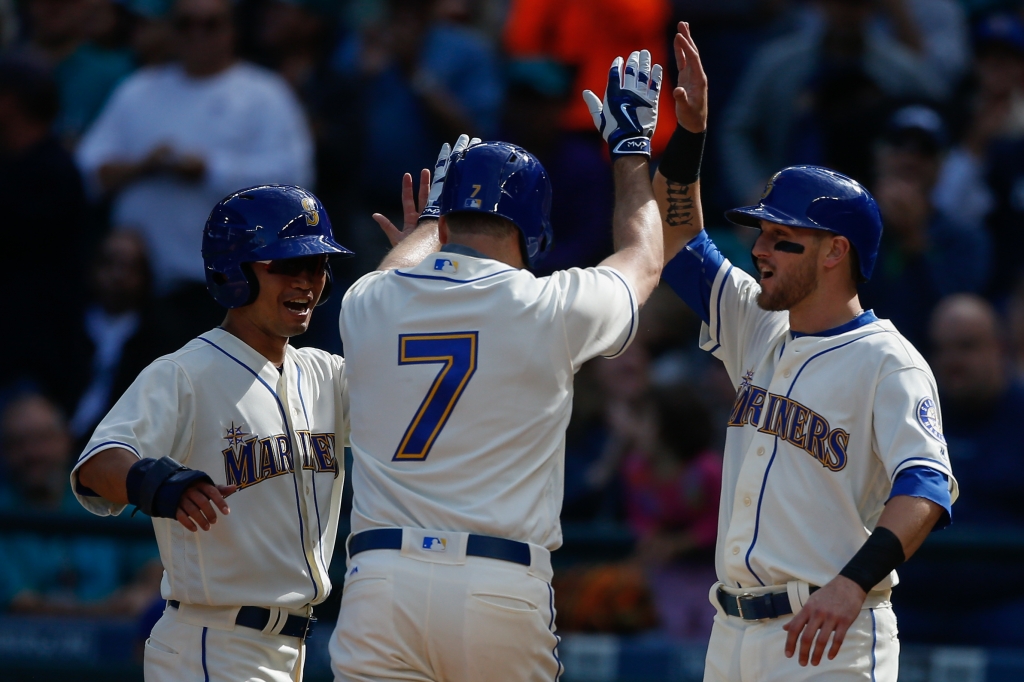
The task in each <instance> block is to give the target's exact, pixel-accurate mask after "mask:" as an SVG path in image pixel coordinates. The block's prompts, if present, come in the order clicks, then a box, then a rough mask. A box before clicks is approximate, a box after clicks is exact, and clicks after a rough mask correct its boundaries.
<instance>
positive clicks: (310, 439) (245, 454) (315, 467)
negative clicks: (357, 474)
mask: <svg viewBox="0 0 1024 682" xmlns="http://www.w3.org/2000/svg"><path fill="white" fill-rule="evenodd" d="M234 430H235V427H234V422H232V427H231V428H230V429H229V434H230V435H229V436H226V438H227V439H229V440H231V441H233V442H232V444H231V445H229V446H228V447H226V448H224V449H223V450H221V454H222V455H224V480H225V485H237V486H238V488H239V489H242V488H248V487H249V486H251V485H256V484H257V483H260V482H262V481H265V480H267V479H268V478H274V477H275V476H281V475H282V474H287V473H289V472H292V471H294V469H295V462H294V458H293V457H292V450H291V448H292V445H291V442H292V441H291V438H290V437H289V436H288V435H287V434H284V433H281V434H277V435H274V436H270V437H267V438H259V437H257V436H251V437H249V438H246V439H244V440H243V438H244V436H245V435H247V434H244V433H243V434H240V433H237V432H235V433H231V431H234ZM295 437H296V438H297V439H298V446H299V453H300V454H301V456H302V468H303V469H305V470H307V471H313V472H316V473H323V472H325V471H329V472H331V473H333V474H334V477H335V478H337V477H338V472H339V471H340V470H341V469H340V467H339V465H338V459H337V458H336V457H335V456H334V434H333V433H310V432H309V431H296V432H295Z"/></svg>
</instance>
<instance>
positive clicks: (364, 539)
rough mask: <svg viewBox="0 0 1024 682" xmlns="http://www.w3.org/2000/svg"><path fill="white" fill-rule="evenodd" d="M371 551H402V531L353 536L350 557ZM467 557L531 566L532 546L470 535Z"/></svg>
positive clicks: (467, 543) (467, 541)
mask: <svg viewBox="0 0 1024 682" xmlns="http://www.w3.org/2000/svg"><path fill="white" fill-rule="evenodd" d="M371 549H402V529H401V528H374V529H373V530H364V531H363V532H362V533H357V534H355V535H353V536H352V539H351V540H349V542H348V555H349V556H350V557H354V556H355V555H356V554H359V553H360V552H366V551H369V550H371ZM466 555H467V556H479V557H485V558H487V559H499V560H501V561H511V562H512V563H514V564H521V565H523V566H529V565H530V546H529V545H528V544H526V543H525V542H518V541H516V540H506V539H505V538H492V537H490V536H487V535H470V536H469V539H468V540H466Z"/></svg>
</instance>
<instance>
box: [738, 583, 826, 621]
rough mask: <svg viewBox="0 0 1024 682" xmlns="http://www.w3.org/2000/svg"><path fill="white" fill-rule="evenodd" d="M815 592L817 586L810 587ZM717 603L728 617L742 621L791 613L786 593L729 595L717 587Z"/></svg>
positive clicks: (791, 609) (791, 608)
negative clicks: (734, 617)
mask: <svg viewBox="0 0 1024 682" xmlns="http://www.w3.org/2000/svg"><path fill="white" fill-rule="evenodd" d="M817 590H818V588H817V586H814V585H812V586H811V589H810V592H812V593H813V592H817ZM718 603H719V604H721V605H722V608H723V609H725V612H726V613H728V614H729V615H730V616H736V617H738V618H742V619H743V620H762V619H764V618H778V617H779V616H788V615H789V614H791V613H793V607H792V606H790V604H789V593H788V592H774V593H772V592H769V593H768V594H729V593H728V592H726V591H725V590H723V589H722V588H721V587H719V588H718Z"/></svg>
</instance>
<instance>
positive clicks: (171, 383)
mask: <svg viewBox="0 0 1024 682" xmlns="http://www.w3.org/2000/svg"><path fill="white" fill-rule="evenodd" d="M343 367H344V360H343V359H342V358H341V357H338V356H336V355H330V354H328V353H325V352H323V351H319V350H315V349H312V348H302V349H294V348H292V347H291V346H288V347H286V349H285V361H284V365H283V367H282V369H281V370H280V371H279V370H278V369H277V368H276V367H275V366H274V365H273V364H271V363H270V362H269V361H268V360H267V359H266V358H265V357H263V356H262V355H260V354H259V353H258V352H256V351H255V350H254V349H252V348H251V347H249V346H248V345H246V344H245V343H243V342H242V341H241V340H239V339H238V338H236V337H234V336H232V335H231V334H229V333H228V332H226V331H224V330H222V329H214V330H212V331H209V332H206V333H205V334H203V335H201V336H199V337H198V338H195V339H193V340H192V341H190V342H189V343H188V344H186V345H185V346H184V347H182V348H181V350H179V351H177V352H175V353H172V354H170V355H167V356H164V357H162V358H160V359H158V360H156V361H155V362H153V364H151V365H150V366H149V367H147V368H146V369H145V370H143V371H142V373H140V374H139V376H138V378H137V379H136V380H135V382H134V383H133V384H132V385H131V387H130V388H129V389H128V390H127V391H126V392H125V394H124V396H123V397H122V398H121V399H120V400H119V401H118V402H117V403H116V404H115V405H114V407H113V408H111V410H110V412H109V413H108V414H107V416H106V417H104V419H103V421H101V422H100V424H99V426H97V427H96V432H95V433H94V434H93V437H92V439H91V440H90V441H89V444H88V446H87V447H86V449H85V452H84V453H83V454H82V457H81V458H80V459H79V461H78V463H77V464H76V465H75V469H74V471H73V472H72V474H71V481H72V487H73V488H74V489H75V494H76V495H77V496H78V499H79V501H80V502H81V503H82V505H83V506H85V508H86V509H88V510H90V511H92V512H93V513H95V514H99V515H107V514H119V513H120V512H121V510H122V509H124V505H119V504H113V503H111V502H109V501H107V500H105V499H103V498H101V497H96V496H93V495H89V494H87V493H84V492H83V491H82V490H81V489H80V488H79V486H78V485H77V471H78V468H79V467H80V466H82V464H83V463H84V462H86V461H88V460H89V458H91V457H94V456H96V454H97V453H100V452H102V451H104V450H106V449H110V448H124V449H126V450H129V451H131V452H133V453H135V454H136V455H137V456H139V457H140V458H142V457H152V458H160V457H164V456H169V457H172V458H174V459H176V460H177V461H179V462H181V463H182V464H184V465H185V466H188V467H190V468H192V469H199V470H202V471H204V472H206V473H207V474H209V475H210V477H211V478H212V479H213V481H214V482H215V483H217V484H218V485H225V484H233V485H237V486H238V490H237V492H235V493H234V494H233V495H231V496H230V497H229V498H228V505H229V506H230V508H231V513H230V515H228V516H223V515H220V514H218V518H217V522H216V523H215V524H213V525H212V526H211V529H210V530H209V531H203V530H200V531H198V532H195V533H193V532H190V531H188V530H186V529H185V528H184V527H183V526H182V525H181V524H179V523H178V522H177V521H176V520H175V519H164V518H154V519H153V527H154V529H155V531H156V539H157V544H158V545H159V547H160V559H161V561H162V562H163V566H164V576H163V582H162V584H161V594H162V595H163V597H164V598H165V599H173V600H177V601H179V602H182V603H183V604H199V605H208V606H262V607H281V608H288V609H298V608H301V607H304V606H305V605H308V604H318V603H320V602H322V601H323V600H324V599H325V598H326V597H327V595H328V593H329V592H330V590H331V581H330V578H329V576H328V572H327V571H328V567H329V566H330V563H331V555H332V554H333V553H334V542H335V536H336V534H337V520H338V513H339V505H340V501H341V490H342V483H343V482H344V475H345V474H344V461H343V459H342V457H343V455H342V451H343V448H344V447H345V445H346V444H347V439H346V434H347V430H348V429H347V416H346V414H345V407H344V405H345V403H344V400H343V393H344V378H343V375H342V371H343Z"/></svg>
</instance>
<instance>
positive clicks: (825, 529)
mask: <svg viewBox="0 0 1024 682" xmlns="http://www.w3.org/2000/svg"><path fill="white" fill-rule="evenodd" d="M675 53H676V59H677V63H678V64H679V67H680V84H681V85H682V84H683V81H684V79H685V78H686V77H687V75H686V74H688V73H690V72H692V71H693V70H699V69H700V58H699V55H698V53H697V49H696V47H695V45H694V44H693V41H692V39H691V37H690V35H689V31H688V27H686V26H685V25H683V24H681V25H680V33H679V34H678V35H676V38H675ZM679 91H680V89H679V88H677V89H676V93H679ZM676 116H677V121H678V123H679V127H678V128H677V132H676V134H675V137H674V138H673V139H674V143H670V145H669V149H668V150H667V151H666V154H665V156H664V158H663V160H662V162H661V166H660V168H659V170H658V172H657V173H656V174H655V178H654V187H655V193H656V195H657V197H658V204H659V207H660V209H661V213H662V218H663V220H664V221H665V222H666V229H667V228H668V226H669V225H671V226H672V228H673V229H684V230H685V231H686V232H688V236H690V237H692V239H691V240H690V241H689V242H688V243H687V244H686V247H685V250H684V251H683V252H682V253H680V254H679V255H678V256H677V257H675V259H674V260H672V262H671V263H669V264H668V266H666V268H665V272H664V274H663V277H664V279H665V281H666V282H668V283H669V284H670V285H671V286H672V288H673V289H674V290H675V291H676V292H677V293H678V294H679V295H680V296H681V297H682V298H683V299H684V300H685V301H686V302H687V303H688V304H689V305H690V307H692V308H693V310H694V311H696V312H697V313H698V314H699V315H700V316H701V317H702V319H703V321H704V324H703V326H702V328H701V335H700V345H701V347H702V348H703V349H705V350H707V351H709V352H711V353H712V354H713V355H714V356H715V357H717V358H718V359H720V360H721V361H722V362H723V363H724V364H725V367H726V369H727V371H728V373H729V376H730V377H731V378H732V380H733V383H734V384H735V386H736V389H737V393H736V401H735V404H734V407H733V410H732V414H731V415H730V417H729V421H728V432H727V436H726V446H725V463H724V472H723V488H722V498H721V506H720V517H719V528H718V545H717V550H716V557H717V558H716V566H717V571H718V580H719V582H718V583H717V584H716V585H715V586H714V587H713V588H712V590H711V595H710V596H711V601H712V603H713V604H714V605H715V606H716V608H717V610H718V613H717V615H716V616H715V621H714V626H713V629H712V635H711V641H710V645H709V648H708V654H707V662H706V667H705V673H704V679H705V680H715V681H718V680H723V681H724V680H729V681H730V682H740V681H746V680H758V681H759V682H761V681H763V682H771V681H774V680H780V681H781V680H785V681H787V682H793V681H794V680H795V681H799V680H809V679H821V680H868V679H870V680H879V681H881V680H889V681H891V682H894V681H895V680H896V676H897V663H898V660H897V659H898V654H899V643H898V640H897V636H896V619H895V616H894V615H893V611H892V607H891V605H890V603H889V596H890V591H891V589H892V587H893V586H894V585H896V582H897V576H896V573H895V571H894V569H895V568H896V567H897V566H898V565H899V564H900V563H902V562H903V561H904V560H905V559H906V558H907V557H909V556H910V555H911V554H913V553H914V551H915V550H916V549H917V548H918V547H919V546H920V544H921V543H922V542H923V541H924V539H925V537H926V536H927V535H928V533H929V532H930V531H931V530H932V529H933V528H939V527H942V526H944V525H946V524H948V523H949V520H950V506H951V504H952V502H953V501H954V500H955V499H956V495H957V488H956V481H955V480H954V478H953V475H952V472H951V470H950V465H949V457H948V455H947V452H946V443H945V439H944V438H943V435H942V420H941V417H940V415H939V407H938V397H937V392H936V388H935V380H934V378H933V377H932V373H931V370H930V369H929V367H928V365H927V363H926V362H925V361H924V359H923V358H922V357H921V355H920V354H919V353H918V352H917V351H916V350H915V349H914V348H913V347H912V346H911V345H910V344H909V343H908V342H907V341H906V339H904V338H903V337H902V336H901V335H900V334H899V332H898V331H897V330H896V329H895V328H894V327H893V325H892V324H891V323H890V322H888V321H886V320H880V319H878V318H876V317H875V316H874V314H872V312H871V311H870V310H867V311H865V310H863V309H862V308H861V305H860V302H859V300H858V297H857V283H858V282H860V281H864V280H867V279H868V278H869V277H870V276H871V272H872V269H873V268H874V265H875V257H876V255H877V252H878V245H879V241H880V239H881V233H882V224H881V219H880V217H879V213H878V207H877V206H876V204H875V201H874V199H873V198H872V197H871V195H870V194H869V193H868V192H867V191H866V190H865V189H864V188H863V187H862V186H861V185H860V184H858V183H857V182H855V181H854V180H851V179H850V178H848V177H846V176H844V175H841V174H839V173H836V172H834V171H831V170H828V169H824V168H818V167H813V166H795V167H791V168H785V169H783V170H782V171H780V172H778V173H776V174H775V176H774V177H773V178H772V179H771V180H770V181H769V183H768V186H767V187H766V188H765V191H764V194H763V195H762V198H761V201H760V202H759V203H758V204H757V205H756V206H746V207H743V208H737V209H733V210H731V211H728V212H727V213H726V217H727V218H728V219H729V220H731V221H732V222H734V223H736V224H739V225H744V226H747V227H752V228H756V229H759V230H760V234H759V235H758V237H757V240H756V242H755V243H754V247H753V251H752V257H753V259H754V263H755V265H756V267H757V271H758V273H759V279H758V280H755V279H754V278H752V277H750V276H748V275H747V274H745V273H744V272H743V271H741V270H740V269H739V268H734V267H733V266H732V264H731V263H730V262H729V261H728V260H726V259H725V258H724V257H723V256H722V255H721V253H720V252H719V250H718V249H717V248H716V246H715V245H714V243H713V242H712V241H711V239H710V238H709V237H708V235H707V233H705V232H704V231H703V230H702V229H701V216H700V213H699V211H695V210H694V209H693V202H692V201H691V200H692V199H693V198H694V191H695V189H696V185H695V184H693V181H694V178H695V177H696V176H697V175H698V174H699V149H700V148H701V147H702V142H703V135H704V122H705V120H706V119H705V118H703V117H702V115H701V113H700V112H699V111H698V110H696V109H695V108H694V107H693V106H692V103H691V102H690V101H688V100H687V98H685V97H681V96H679V95H678V94H677V96H676ZM698 138H699V139H698ZM826 648H827V651H828V655H827V657H825V658H823V657H822V654H823V653H824V652H825V651H826ZM808 662H809V663H810V666H808Z"/></svg>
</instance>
